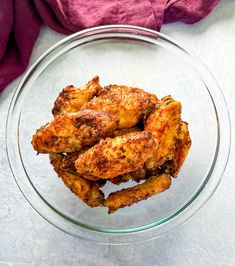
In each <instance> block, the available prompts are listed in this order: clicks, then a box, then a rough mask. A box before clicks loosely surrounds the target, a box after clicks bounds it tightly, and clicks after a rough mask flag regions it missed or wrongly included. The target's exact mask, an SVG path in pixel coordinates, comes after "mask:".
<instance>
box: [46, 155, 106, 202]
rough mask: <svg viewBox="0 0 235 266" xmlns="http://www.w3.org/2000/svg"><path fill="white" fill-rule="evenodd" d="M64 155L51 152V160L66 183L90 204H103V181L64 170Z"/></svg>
mask: <svg viewBox="0 0 235 266" xmlns="http://www.w3.org/2000/svg"><path fill="white" fill-rule="evenodd" d="M64 157H65V156H64V155H63V154H58V153H57V154H50V162H51V164H52V165H53V167H54V169H55V171H56V173H57V174H58V176H59V177H61V179H62V180H63V182H64V184H65V185H66V186H67V187H68V188H69V189H70V190H71V191H72V192H73V193H74V194H76V195H77V196H78V197H79V198H80V199H81V200H82V201H83V202H85V203H86V204H87V205H88V206H90V207H97V206H102V205H103V201H104V194H103V192H102V191H101V190H100V189H99V188H100V186H101V185H102V183H98V182H93V181H91V180H87V179H85V178H83V177H81V176H80V175H78V174H76V173H71V172H68V171H66V170H64V168H63V165H64Z"/></svg>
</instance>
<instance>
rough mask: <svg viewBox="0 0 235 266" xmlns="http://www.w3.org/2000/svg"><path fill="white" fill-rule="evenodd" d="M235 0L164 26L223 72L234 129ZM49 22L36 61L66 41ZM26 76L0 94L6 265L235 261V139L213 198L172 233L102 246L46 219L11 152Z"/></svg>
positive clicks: (0, 216) (1, 245)
mask: <svg viewBox="0 0 235 266" xmlns="http://www.w3.org/2000/svg"><path fill="white" fill-rule="evenodd" d="M234 10H235V1H234V0H223V1H222V2H221V3H220V4H219V5H218V6H217V8H216V9H215V11H214V12H213V13H212V14H211V15H210V16H209V17H207V19H205V20H203V21H201V22H199V23H198V24H195V25H193V26H190V25H184V24H181V23H177V24H172V25H167V26H163V28H162V32H163V33H166V34H167V35H169V36H171V37H173V38H174V39H176V40H178V41H179V42H180V43H182V44H183V45H184V46H185V47H186V48H188V49H189V50H191V51H192V52H193V53H195V54H196V55H198V56H199V57H200V58H201V59H202V60H203V61H204V62H205V63H206V64H207V66H208V67H209V68H210V69H211V71H212V73H213V74H214V75H215V77H216V78H217V80H218V82H219V84H220V86H221V88H222V90H223V92H224V95H225V98H226V100H227V103H228V107H229V110H230V114H231V122H232V133H233V134H234V133H235V88H234V84H235V13H234ZM62 38H63V36H62V35H59V34H57V33H55V32H52V31H50V30H48V29H45V28H43V29H42V31H41V34H40V37H39V40H38V42H37V44H36V46H35V49H34V51H33V55H32V59H31V60H32V61H31V62H33V61H35V59H36V58H37V57H38V56H39V55H40V54H41V53H42V52H44V51H45V50H46V49H47V48H49V47H50V46H51V45H52V44H54V43H56V42H57V41H58V40H60V39H62ZM18 82H19V79H18V80H17V81H15V82H13V83H12V84H11V85H10V86H9V87H8V88H7V89H6V90H5V91H4V92H3V93H2V94H1V95H0V124H1V128H0V147H1V152H0V265H89V266H91V265H98V266H99V265H107V266H114V265H115V266H116V265H164V266H165V265H187V266H188V265H235V211H234V210H235V192H234V191H235V182H234V172H235V165H234V161H235V144H234V142H232V149H231V155H230V160H229V163H228V166H227V170H226V172H225V175H224V177H223V179H222V182H221V184H220V186H219V188H218V189H217V191H216V192H215V194H214V196H213V197H212V199H211V200H210V201H209V202H208V203H207V204H206V205H205V206H204V207H203V209H202V210H201V211H200V212H199V213H197V214H196V215H195V216H194V217H193V219H192V220H191V221H190V222H188V223H187V224H186V225H184V226H181V227H180V228H176V230H175V231H174V232H172V233H170V234H168V235H167V236H165V237H163V238H160V239H156V240H153V241H150V242H147V243H145V244H137V245H132V246H123V247H120V246H119V247H118V246H116V247H115V246H111V247H108V246H102V245H97V244H91V243H87V242H84V241H80V240H78V239H75V238H73V237H71V236H69V235H67V234H65V233H63V232H61V231H59V230H58V229H56V228H54V227H53V226H52V225H50V224H49V223H47V222H46V221H45V220H43V218H41V217H40V216H39V215H38V214H37V213H36V212H35V211H34V210H33V209H32V208H31V207H30V206H29V204H28V203H27V202H26V200H25V199H24V197H23V196H22V194H21V192H20V191H19V189H18V187H17V185H16V184H15V181H14V179H13V177H12V175H11V172H10V169H9V166H8V163H7V159H6V153H5V148H4V146H5V140H4V134H5V132H4V131H5V120H6V114H7V109H8V106H9V103H10V99H11V96H12V92H13V90H14V88H15V86H16V85H17V84H18Z"/></svg>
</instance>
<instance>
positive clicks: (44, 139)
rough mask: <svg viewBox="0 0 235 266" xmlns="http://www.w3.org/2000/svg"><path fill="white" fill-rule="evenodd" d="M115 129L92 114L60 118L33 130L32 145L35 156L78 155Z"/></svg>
mask: <svg viewBox="0 0 235 266" xmlns="http://www.w3.org/2000/svg"><path fill="white" fill-rule="evenodd" d="M116 126H117V122H116V120H115V119H114V118H113V117H111V116H110V115H109V114H106V113H103V112H98V111H94V110H81V111H79V112H77V113H71V114H69V113H68V114H67V113H65V114H60V115H57V116H56V117H55V118H54V120H53V121H52V122H51V123H49V124H46V125H45V126H43V127H41V128H40V129H38V130H37V132H36V134H35V135H34V136H33V140H32V145H33V147H34V149H35V150H36V151H37V152H38V153H61V152H74V151H79V150H81V149H82V148H84V147H86V146H90V145H93V144H95V143H97V142H98V141H99V140H101V139H102V138H105V137H108V136H111V135H112V134H113V131H114V130H115V129H116Z"/></svg>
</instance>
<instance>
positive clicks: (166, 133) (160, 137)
mask: <svg viewBox="0 0 235 266" xmlns="http://www.w3.org/2000/svg"><path fill="white" fill-rule="evenodd" d="M145 130H149V131H151V132H152V133H153V136H154V138H155V140H156V141H158V147H157V149H155V152H154V156H153V157H152V158H150V159H149V160H148V161H147V162H146V164H145V166H146V168H147V170H148V171H150V172H151V173H152V174H154V173H157V172H158V170H159V169H158V168H159V167H160V166H162V165H163V164H164V163H165V162H167V161H169V160H170V161H171V165H172V163H173V162H176V160H177V161H178V162H179V163H178V167H177V168H178V170H177V171H175V173H174V176H176V173H177V174H178V171H179V169H180V165H182V163H183V161H184V158H185V157H186V155H187V153H188V150H189V148H190V145H191V140H190V136H189V132H188V127H187V124H186V123H185V122H183V121H182V120H181V104H180V102H177V101H175V100H174V99H173V98H172V97H171V96H166V97H164V98H163V99H162V100H161V101H160V102H159V103H158V104H157V108H156V110H155V111H154V112H153V113H152V114H150V115H149V117H148V118H147V120H146V123H145ZM182 141H184V142H185V143H184V145H182ZM179 155H180V156H179ZM175 157H177V159H175ZM180 157H181V158H180ZM167 164H168V167H169V163H167ZM167 164H166V165H167ZM172 167H173V165H172ZM174 168H176V166H174ZM171 173H172V171H171Z"/></svg>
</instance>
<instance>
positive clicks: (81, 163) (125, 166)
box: [75, 131, 156, 179]
mask: <svg viewBox="0 0 235 266" xmlns="http://www.w3.org/2000/svg"><path fill="white" fill-rule="evenodd" d="M155 146H156V143H155V141H154V139H153V137H152V133H151V132H149V131H142V132H133V133H128V134H125V135H123V136H118V137H115V138H106V139H105V140H101V141H100V142H99V143H98V144H96V145H94V146H93V147H92V148H90V149H89V150H87V151H86V152H84V153H83V154H81V155H80V156H79V157H78V159H77V160H76V162H75V166H76V168H77V172H78V173H79V174H81V175H83V176H84V177H86V178H88V179H89V178H90V176H96V177H99V178H103V179H109V178H113V177H115V176H118V175H122V174H125V173H128V172H132V171H135V170H137V169H138V168H141V167H143V165H144V163H145V161H146V160H147V159H148V158H150V157H152V156H153V151H154V148H155Z"/></svg>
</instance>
